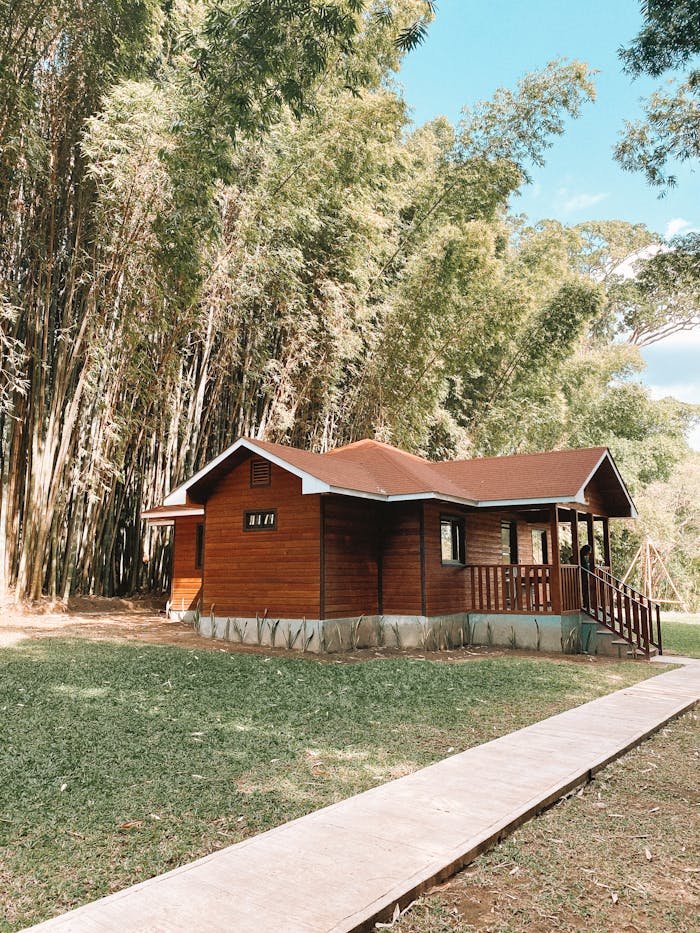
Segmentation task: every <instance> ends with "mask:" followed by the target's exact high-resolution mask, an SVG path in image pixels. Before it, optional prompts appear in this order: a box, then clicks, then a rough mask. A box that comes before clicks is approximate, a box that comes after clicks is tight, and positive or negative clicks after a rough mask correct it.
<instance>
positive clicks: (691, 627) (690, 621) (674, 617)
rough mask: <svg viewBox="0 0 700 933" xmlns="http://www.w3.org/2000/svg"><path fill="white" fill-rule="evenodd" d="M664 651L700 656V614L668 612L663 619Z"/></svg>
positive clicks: (694, 656) (691, 656)
mask: <svg viewBox="0 0 700 933" xmlns="http://www.w3.org/2000/svg"><path fill="white" fill-rule="evenodd" d="M661 637H662V638H663V646H664V651H665V652H666V651H668V652H670V653H672V654H681V655H685V656H686V657H689V658H700V614H698V613H695V614H690V613H688V614H681V613H675V612H674V613H668V614H665V615H664V616H663V617H662V620H661Z"/></svg>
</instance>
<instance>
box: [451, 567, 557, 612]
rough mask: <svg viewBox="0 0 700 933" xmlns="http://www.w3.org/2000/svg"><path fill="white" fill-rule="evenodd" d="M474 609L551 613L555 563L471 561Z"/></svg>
mask: <svg viewBox="0 0 700 933" xmlns="http://www.w3.org/2000/svg"><path fill="white" fill-rule="evenodd" d="M465 570H466V572H467V574H468V579H469V593H468V599H469V603H470V611H471V612H551V611H552V565H551V564H468V565H467V566H466V567H465Z"/></svg>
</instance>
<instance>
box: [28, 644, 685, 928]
mask: <svg viewBox="0 0 700 933" xmlns="http://www.w3.org/2000/svg"><path fill="white" fill-rule="evenodd" d="M668 660H671V659H670V658H669V659H668ZM674 660H675V659H674ZM698 700H700V662H690V661H689V662H688V664H687V666H685V667H683V668H679V669H677V670H673V671H669V672H667V673H662V674H660V675H659V676H657V677H654V678H652V679H650V680H646V681H643V682H642V683H640V684H637V685H636V686H634V687H628V688H625V689H624V690H619V691H617V692H616V693H612V694H609V695H608V696H605V697H601V698H600V699H597V700H594V701H593V702H591V703H586V704H585V705H583V706H579V707H577V708H576V709H572V710H569V711H568V712H565V713H561V714H560V715H558V716H552V717H551V718H549V719H545V720H543V721H542V722H539V723H536V724H535V725H533V726H528V727H527V728H525V729H520V730H519V731H518V732H513V733H511V734H510V735H506V736H503V737H502V738H500V739H496V740H494V741H493V742H488V743H487V744H485V745H480V746H477V747H476V748H472V749H469V750H468V751H466V752H462V753H461V754H458V755H454V756H452V757H451V758H447V759H445V760H444V761H441V762H438V763H437V764H435V765H431V766H430V767H428V768H424V769H422V770H421V771H417V772H416V773H414V774H411V775H408V776H407V777H404V778H400V779H399V780H397V781H392V782H391V783H389V784H384V785H382V786H381V787H377V788H374V789H373V790H370V791H367V792H366V793H364V794H359V795H358V796H356V797H351V798H350V799H348V800H344V801H342V802H341V803H338V804H334V805H333V806H330V807H326V808H325V809H323V810H318V811H316V812H315V813H311V814H309V815H308V816H305V817H302V818H301V819H298V820H294V821H293V822H291V823H285V824H284V825H282V826H279V827H277V829H273V830H271V831H270V832H266V833H262V834H261V835H259V836H254V837H253V838H251V839H247V840H246V841H245V842H241V843H239V844H238V845H234V846H230V847H229V848H227V849H223V850H221V851H220V852H215V853H214V854H213V855H209V856H206V857H205V858H202V859H199V860H198V861H196V862H192V863H190V864H189V865H184V866H183V867H181V868H177V869H175V870H174V871H171V872H168V874H165V875H160V876H159V877H157V878H152V879H150V880H149V881H144V882H142V883H141V884H137V885H134V886H133V887H131V888H127V889H126V890H124V891H121V892H119V893H117V894H113V895H111V896H109V897H105V898H103V899H102V900H99V901H95V902H94V903H92V904H88V905H86V906H85V907H81V908H79V909H78V910H75V911H72V912H71V913H69V914H65V915H64V916H62V917H58V918H56V919H54V920H50V921H48V922H47V923H43V924H40V925H39V926H37V927H33V928H32V929H34V930H42V931H47V933H48V931H57V933H58V931H60V933H68V931H71V933H72V931H80V933H83V931H85V933H104V931H113V933H129V931H144V933H145V931H148V933H156V931H158V933H171V931H182V933H185V931H187V933H206V931H232V933H234V931H235V933H247V931H255V933H282V931H313V933H327V931H337V933H339V931H348V930H357V929H368V930H369V929H371V928H372V926H373V923H374V921H376V920H377V919H381V918H382V917H385V916H386V915H387V914H391V911H392V909H393V908H394V907H395V905H396V904H397V903H399V904H401V906H403V905H405V904H407V903H409V902H410V901H411V900H412V899H413V898H414V897H415V896H416V895H417V894H418V893H420V892H421V891H423V890H425V889H426V888H428V887H429V886H430V885H431V884H433V883H435V882H436V881H441V880H443V879H445V878H447V877H449V876H450V875H451V874H453V873H454V872H455V871H457V870H459V869H460V868H461V867H462V866H464V865H466V864H467V863H468V862H470V861H471V860H472V859H473V858H474V857H475V856H476V855H478V854H479V852H481V851H483V850H484V849H485V848H488V847H489V846H490V845H491V844H493V843H494V842H496V841H498V839H499V838H501V837H503V836H505V835H506V834H507V833H508V831H509V830H511V829H513V828H514V827H515V826H517V825H519V824H520V823H522V822H524V821H525V820H527V819H528V818H529V817H530V816H532V815H533V814H535V813H537V812H538V811H540V810H541V809H542V808H543V807H545V806H546V805H547V804H549V803H552V802H553V801H555V800H557V799H558V798H559V797H561V796H562V795H563V794H565V793H567V792H568V791H569V790H571V789H572V788H573V787H575V786H576V785H577V784H580V783H581V782H582V781H585V780H587V779H588V778H589V777H590V776H591V775H592V774H593V772H595V771H597V770H599V769H600V768H602V767H604V766H605V765H606V764H607V763H608V762H610V761H612V760H613V759H614V758H617V757H619V756H620V755H622V754H623V753H624V752H625V751H627V750H628V749H629V748H631V747H633V746H634V745H636V744H638V743H639V742H640V741H642V739H644V738H645V737H646V736H648V735H650V734H651V733H652V732H654V731H656V730H657V729H659V728H660V727H661V726H662V725H663V724H664V723H666V722H668V721H669V720H670V719H672V718H673V717H674V716H677V715H679V714H681V713H683V712H684V711H685V710H687V709H689V708H690V707H691V706H692V705H693V704H694V703H696V702H697V701H698Z"/></svg>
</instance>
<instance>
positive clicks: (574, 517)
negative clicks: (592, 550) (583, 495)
mask: <svg viewBox="0 0 700 933" xmlns="http://www.w3.org/2000/svg"><path fill="white" fill-rule="evenodd" d="M571 550H572V551H573V552H574V553H573V559H572V561H571V562H572V563H573V564H580V563H581V557H580V554H579V551H580V548H579V543H578V509H572V510H571Z"/></svg>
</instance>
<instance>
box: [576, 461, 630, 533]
mask: <svg viewBox="0 0 700 933" xmlns="http://www.w3.org/2000/svg"><path fill="white" fill-rule="evenodd" d="M606 459H607V460H608V461H609V462H610V466H611V467H612V468H613V470H614V472H615V476H616V477H617V480H618V482H619V484H620V486H621V487H622V491H623V492H624V494H625V498H626V499H627V501H628V502H629V504H630V517H631V518H636V517H637V514H638V513H637V507H636V506H635V504H634V502H632V497H631V496H630V494H629V493H628V492H627V486H625V481H624V480H623V478H622V477H621V476H620V471H619V470H618V468H617V465H616V464H615V461H614V460H613V458H612V456H611V454H610V451H609V450H604V451H603V453H602V454H601V455H600V459H599V460H598V462H597V463H596V465H595V466H594V467H593V469H592V470H591V472H590V473H589V474H588V478H587V479H586V480H585V481H584V483H583V485H582V486H581V488H580V489H579V491H578V492H577V493H576V501H577V502H583V503H586V504H588V503H587V502H586V486H587V485H588V484H589V483H590V481H591V480H592V479H593V477H594V476H595V474H596V473H597V472H598V469H599V467H600V465H601V463H602V462H603V461H604V460H606Z"/></svg>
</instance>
